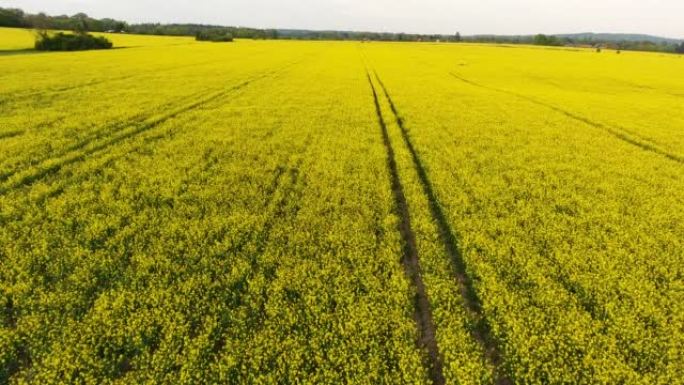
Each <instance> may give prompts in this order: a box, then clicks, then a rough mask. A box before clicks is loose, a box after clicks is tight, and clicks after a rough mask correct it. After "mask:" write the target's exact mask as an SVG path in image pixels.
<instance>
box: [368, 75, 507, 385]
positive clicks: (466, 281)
mask: <svg viewBox="0 0 684 385" xmlns="http://www.w3.org/2000/svg"><path fill="white" fill-rule="evenodd" d="M375 78H376V79H377V81H378V84H380V88H382V91H383V93H384V95H385V97H386V99H387V102H388V103H389V105H390V109H391V110H392V114H393V115H394V118H395V120H396V123H397V125H398V126H399V128H400V130H401V134H402V138H403V139H404V144H405V145H406V147H407V149H408V151H409V153H410V154H411V158H412V160H413V165H414V167H415V169H416V172H417V173H418V177H419V179H420V183H421V185H422V188H423V193H424V194H425V196H426V198H427V200H428V202H429V206H430V211H431V215H432V217H433V219H434V220H435V223H436V224H437V227H438V230H439V235H440V238H441V240H442V243H443V244H444V249H445V251H446V253H447V255H448V256H449V258H450V260H451V262H452V264H453V268H454V276H455V277H456V281H457V283H458V286H459V290H460V292H461V296H462V297H463V299H464V302H465V305H466V309H467V310H468V313H469V316H470V318H471V319H472V320H473V321H474V324H475V325H476V327H475V328H474V329H473V331H472V336H473V338H474V339H475V340H477V341H478V343H480V345H481V346H482V347H483V349H484V351H485V354H486V357H487V359H488V360H489V361H490V363H491V364H492V365H493V366H494V367H495V371H496V372H495V373H494V374H495V381H496V383H497V384H501V385H507V384H512V381H511V380H510V379H509V378H508V377H507V376H506V375H505V374H504V373H503V370H502V368H501V366H502V355H501V352H500V350H499V348H498V346H497V344H496V342H495V340H494V338H493V336H492V335H491V332H490V330H491V327H490V325H489V323H488V321H487V319H486V317H485V316H484V314H483V310H482V301H481V300H480V298H479V297H478V295H477V292H476V290H475V287H474V285H473V282H472V280H471V279H470V277H469V276H468V273H467V268H466V263H465V260H464V259H463V255H462V253H461V250H460V248H459V245H458V240H457V238H456V236H455V235H454V233H453V231H452V230H451V227H450V225H449V222H448V219H447V217H446V215H445V213H444V211H443V209H442V206H441V205H440V203H439V200H438V198H437V195H436V194H435V191H434V188H433V186H432V182H431V181H430V178H429V177H428V174H427V171H426V170H425V167H424V165H423V162H422V161H421V159H420V156H419V155H418V152H417V151H416V149H415V147H414V145H413V142H412V141H411V138H410V135H409V133H408V130H407V129H406V127H405V125H404V121H403V119H402V118H401V116H400V114H399V111H398V110H397V107H396V105H395V104H394V101H393V100H392V97H391V96H390V93H389V91H388V89H387V87H385V84H384V83H383V82H382V80H381V79H380V77H379V76H378V74H377V73H375Z"/></svg>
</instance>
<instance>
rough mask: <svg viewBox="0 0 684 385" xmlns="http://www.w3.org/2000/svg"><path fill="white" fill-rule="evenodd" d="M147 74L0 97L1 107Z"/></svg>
mask: <svg viewBox="0 0 684 385" xmlns="http://www.w3.org/2000/svg"><path fill="white" fill-rule="evenodd" d="M211 63H215V60H206V61H202V62H199V63H192V64H185V65H181V66H167V67H164V68H160V69H157V70H154V74H159V73H164V72H172V71H175V70H179V69H184V68H192V67H198V66H204V65H207V64H211ZM146 75H147V73H145V72H142V73H137V74H131V75H122V76H117V77H113V78H107V79H97V80H91V81H87V82H83V83H79V84H74V85H69V86H63V87H55V88H50V89H47V90H42V91H32V92H26V93H23V94H19V95H16V94H15V95H12V96H9V97H7V98H2V97H1V96H2V95H0V106H2V105H3V104H9V103H14V102H20V101H23V100H26V99H31V98H35V97H40V98H44V97H50V96H55V95H58V94H61V93H64V92H69V91H73V90H78V89H82V88H88V87H92V86H98V85H101V84H108V83H115V82H120V81H126V80H129V79H134V78H141V77H144V76H146Z"/></svg>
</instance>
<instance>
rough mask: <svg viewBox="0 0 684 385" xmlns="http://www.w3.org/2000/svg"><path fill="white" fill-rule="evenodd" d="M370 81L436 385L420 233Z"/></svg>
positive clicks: (439, 384)
mask: <svg viewBox="0 0 684 385" xmlns="http://www.w3.org/2000/svg"><path fill="white" fill-rule="evenodd" d="M366 75H367V77H368V83H369V85H370V88H371V90H372V93H373V102H374V104H375V112H376V114H377V118H378V124H379V125H380V128H381V130H382V139H383V143H384V145H385V149H386V151H387V167H388V169H389V172H390V184H391V188H392V193H393V195H394V204H395V209H396V210H397V215H398V216H399V232H400V234H401V237H402V240H403V255H402V265H403V268H404V271H405V273H406V275H407V277H408V278H409V280H410V281H411V283H412V285H413V287H414V289H415V291H416V294H415V299H414V300H415V315H414V317H415V320H416V323H417V324H418V332H419V337H418V344H419V346H420V347H421V348H423V349H425V350H426V351H427V362H426V363H425V364H426V365H427V367H428V371H429V375H430V379H431V380H432V383H433V384H435V385H443V384H445V383H446V381H445V378H444V373H443V362H442V356H441V354H440V352H439V347H438V346H437V339H436V330H435V323H434V320H433V318H432V309H431V308H430V301H429V299H428V295H427V290H426V289H425V283H424V282H423V277H422V275H421V269H420V259H419V255H418V248H417V246H416V236H415V233H414V231H413V228H412V226H411V216H410V212H409V206H408V201H407V199H406V195H405V193H404V187H403V186H402V183H401V180H400V178H399V170H398V167H397V163H396V159H395V154H394V148H393V147H392V142H391V140H390V137H389V132H388V130H387V124H386V122H385V119H384V117H383V115H382V109H381V107H380V101H379V97H378V92H377V90H376V88H375V85H374V84H373V81H372V79H371V76H370V73H369V72H366Z"/></svg>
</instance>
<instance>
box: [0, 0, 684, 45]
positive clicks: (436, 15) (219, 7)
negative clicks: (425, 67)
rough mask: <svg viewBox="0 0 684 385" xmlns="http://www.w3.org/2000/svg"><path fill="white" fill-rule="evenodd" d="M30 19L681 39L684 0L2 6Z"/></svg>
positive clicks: (25, 0) (146, 1) (101, 1)
mask: <svg viewBox="0 0 684 385" xmlns="http://www.w3.org/2000/svg"><path fill="white" fill-rule="evenodd" d="M0 6H2V7H9V6H11V7H17V8H23V9H24V10H25V11H29V12H39V11H43V12H46V13H48V14H74V13H76V12H85V13H87V14H89V15H90V16H93V17H98V18H102V17H112V18H116V19H122V20H126V21H129V22H164V23H166V22H193V23H206V24H221V25H240V26H250V27H260V28H263V27H269V28H301V29H335V30H354V31H388V32H417V33H447V34H451V33H455V32H456V31H460V32H461V34H468V35H470V34H483V33H494V34H532V33H570V32H630V33H647V34H654V35H661V36H667V37H675V38H684V0H296V1H295V0H0Z"/></svg>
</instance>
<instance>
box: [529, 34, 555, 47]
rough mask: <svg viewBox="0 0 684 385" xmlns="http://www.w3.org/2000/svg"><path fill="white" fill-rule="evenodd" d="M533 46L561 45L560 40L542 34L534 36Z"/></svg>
mask: <svg viewBox="0 0 684 385" xmlns="http://www.w3.org/2000/svg"><path fill="white" fill-rule="evenodd" d="M534 44H535V45H546V46H559V45H561V42H560V40H558V38H557V37H555V36H547V35H543V34H539V35H536V36H535V37H534Z"/></svg>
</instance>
